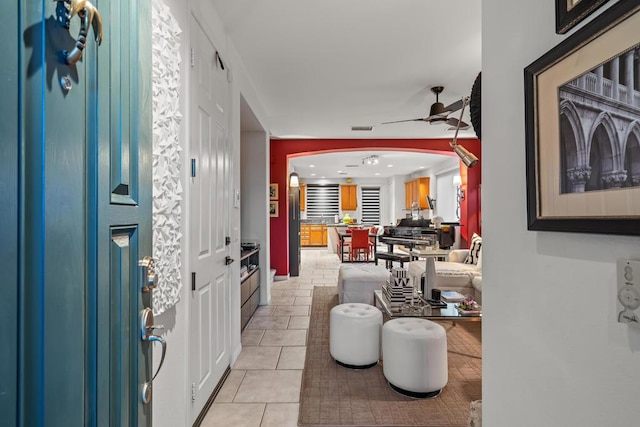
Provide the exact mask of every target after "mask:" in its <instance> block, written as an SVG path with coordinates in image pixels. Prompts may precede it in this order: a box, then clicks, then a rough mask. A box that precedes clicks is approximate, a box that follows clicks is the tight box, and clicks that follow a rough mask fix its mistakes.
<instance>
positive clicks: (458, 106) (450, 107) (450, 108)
mask: <svg viewBox="0 0 640 427" xmlns="http://www.w3.org/2000/svg"><path fill="white" fill-rule="evenodd" d="M462 104H464V102H463V101H462V99H459V100H457V101H456V102H454V103H453V104H449V105H447V106H446V107H444V109H445V110H446V111H448V112H449V114H451V113H453V112H454V111H458V110H459V109H461V108H462Z"/></svg>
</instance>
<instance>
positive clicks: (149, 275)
mask: <svg viewBox="0 0 640 427" xmlns="http://www.w3.org/2000/svg"><path fill="white" fill-rule="evenodd" d="M138 268H139V269H140V286H141V287H142V292H151V291H152V290H153V288H155V287H156V286H158V275H157V274H156V263H155V261H154V259H153V258H152V257H150V256H146V257H144V258H142V259H141V260H140V261H138Z"/></svg>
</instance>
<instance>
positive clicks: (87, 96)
mask: <svg viewBox="0 0 640 427" xmlns="http://www.w3.org/2000/svg"><path fill="white" fill-rule="evenodd" d="M76 3H79V2H77V1H72V2H71V4H76ZM93 3H94V5H95V6H96V8H97V10H98V12H97V13H99V16H100V17H101V21H102V27H103V32H104V38H103V40H102V44H101V46H97V43H96V42H95V40H94V32H95V31H97V29H98V28H97V27H98V26H97V25H94V26H93V27H92V26H91V25H90V26H89V28H88V30H89V31H88V35H87V37H86V38H87V42H86V48H85V49H84V52H83V55H82V59H81V60H80V61H79V62H77V63H76V64H74V65H68V64H67V63H66V60H65V51H72V50H73V48H74V46H77V44H76V39H77V38H78V36H79V34H80V33H81V29H80V26H81V25H80V23H81V19H82V16H83V13H81V14H80V15H76V16H74V17H72V18H71V19H70V20H68V19H67V17H66V16H65V14H66V13H67V10H68V8H69V5H65V3H64V2H62V1H60V2H55V1H51V0H42V1H33V0H20V1H18V2H17V3H16V2H2V5H1V6H0V13H1V14H2V18H1V19H2V21H3V23H4V21H7V25H6V26H5V25H3V26H2V27H0V34H2V35H3V41H4V42H5V43H7V44H12V46H10V47H9V49H4V50H5V52H7V51H8V57H7V56H5V58H4V61H3V62H4V68H5V70H4V71H2V72H1V74H0V77H2V80H3V81H2V83H1V84H2V86H1V89H2V90H3V91H5V92H4V93H3V95H2V98H0V103H1V104H0V105H1V106H2V107H1V111H2V112H3V113H4V114H5V115H4V119H5V120H6V122H5V123H4V124H3V125H2V127H0V130H2V132H3V133H2V137H3V141H2V144H3V148H2V149H0V154H1V155H2V156H6V157H4V158H3V159H2V166H6V168H4V167H3V170H2V175H3V176H2V180H3V182H4V180H5V178H6V179H7V181H6V182H7V183H8V184H7V190H6V191H7V195H8V197H6V199H5V200H6V203H5V204H4V205H3V206H2V207H1V208H0V214H2V216H3V219H4V220H6V221H7V222H5V225H4V226H3V228H2V232H1V234H0V237H2V238H3V239H4V238H6V239H7V240H6V242H7V243H8V245H7V247H8V248H9V249H4V248H3V257H2V258H3V259H2V261H1V262H2V265H0V267H2V268H3V269H4V268H5V267H6V271H8V272H9V282H8V284H7V286H6V288H3V289H2V291H0V292H2V293H1V294H0V297H1V298H3V299H4V298H5V297H6V301H7V302H4V301H3V305H2V307H0V308H2V309H6V312H4V311H5V310H2V311H3V313H2V318H1V319H0V320H2V321H3V322H4V321H6V325H8V326H9V328H8V329H7V330H4V331H3V332H2V334H1V335H0V347H2V352H1V353H0V357H2V360H1V361H2V363H0V366H2V367H1V368H0V369H1V371H0V375H2V380H1V381H0V413H2V416H1V417H2V421H0V424H3V425H17V426H47V427H48V426H64V427H71V426H103V425H104V426H146V425H151V403H143V402H142V399H141V391H142V385H143V384H144V383H145V382H146V381H149V379H150V375H151V351H150V350H151V349H150V343H149V342H143V341H142V339H141V332H140V320H139V318H140V313H141V311H142V309H143V308H144V306H146V305H149V303H150V293H143V292H142V290H141V289H142V286H141V283H140V277H139V267H138V262H139V260H140V259H142V258H143V257H145V256H147V255H151V111H150V106H151V71H150V64H151V29H150V20H151V12H150V2H149V1H146V0H140V1H136V0H134V1H128V0H109V1H105V0H99V1H95V2H93ZM89 6H91V5H89ZM96 15H97V14H96ZM96 15H94V23H97V17H96ZM67 20H68V21H69V22H68V23H69V28H66V27H65V24H67ZM90 24H91V22H90ZM13 43H15V46H17V48H15V47H14V45H13ZM14 69H15V72H14V73H13V74H12V70H14ZM5 78H9V79H10V80H9V81H5ZM5 144H6V147H5ZM5 175H6V176H5ZM3 191H4V188H3ZM3 196H4V194H3ZM5 251H6V252H7V257H6V258H5V257H4V255H5V254H4V252H5ZM3 280H4V279H3ZM3 284H4V283H3ZM3 326H4V325H3ZM5 361H7V362H9V363H10V365H9V366H8V367H6V366H5V363H4V362H5ZM5 375H6V376H5ZM5 378H7V379H8V380H7V381H6V382H5V381H4V379H5ZM5 415H7V418H5ZM7 419H8V420H9V422H10V423H9V424H4V423H5V422H6V420H7Z"/></svg>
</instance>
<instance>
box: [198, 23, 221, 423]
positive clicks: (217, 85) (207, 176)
mask: <svg viewBox="0 0 640 427" xmlns="http://www.w3.org/2000/svg"><path fill="white" fill-rule="evenodd" d="M190 28H191V30H192V32H191V49H192V50H191V55H192V58H191V66H190V69H191V72H190V78H189V82H190V83H189V86H190V88H189V91H190V98H189V99H190V113H189V116H190V119H189V123H190V147H189V150H190V153H189V157H190V158H191V161H192V177H191V182H190V191H189V194H190V195H189V209H190V226H189V241H190V245H189V250H190V267H191V272H192V277H191V279H192V282H193V283H192V291H191V304H190V313H191V314H190V322H191V330H190V346H189V352H190V355H189V361H190V364H189V369H190V379H191V384H192V408H191V418H192V420H195V419H196V418H197V416H198V414H199V413H200V411H201V409H202V408H203V407H204V405H205V403H206V402H207V400H208V398H209V396H210V395H211V393H212V392H213V389H214V388H215V386H216V384H217V383H218V381H219V380H220V378H221V377H222V375H223V374H224V371H225V370H226V368H227V367H228V366H229V360H230V351H229V323H230V309H229V274H228V271H229V267H227V265H226V262H225V261H226V258H227V257H228V256H229V246H228V244H227V240H226V237H227V236H229V235H230V234H229V209H230V204H229V194H230V191H229V185H230V181H229V180H230V178H229V158H230V148H229V137H228V127H229V125H228V123H229V114H228V111H229V108H228V106H229V83H228V81H227V71H226V70H225V69H224V67H223V65H222V63H221V61H219V60H218V58H217V56H216V50H215V48H214V47H213V44H212V43H211V42H210V41H209V39H208V38H207V36H206V34H205V33H204V31H203V30H202V28H201V27H200V25H199V24H198V23H197V21H196V20H195V19H194V18H193V17H191V26H190ZM193 175H195V176H193Z"/></svg>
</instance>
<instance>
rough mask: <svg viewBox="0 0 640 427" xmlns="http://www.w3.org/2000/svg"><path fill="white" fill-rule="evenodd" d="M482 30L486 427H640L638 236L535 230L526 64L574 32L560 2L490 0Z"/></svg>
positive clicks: (484, 6)
mask: <svg viewBox="0 0 640 427" xmlns="http://www.w3.org/2000/svg"><path fill="white" fill-rule="evenodd" d="M482 28H483V34H482V37H483V41H482V47H483V52H482V96H483V99H482V121H483V124H482V127H483V129H482V136H483V139H482V162H483V165H482V171H483V177H482V182H483V185H482V196H483V200H482V207H483V243H484V244H483V251H484V254H483V276H484V277H483V279H484V283H485V284H484V286H483V297H482V299H483V303H484V307H483V313H484V318H483V410H484V425H487V426H491V427H513V426H518V427H529V426H530V427H540V426H545V427H553V426H563V427H564V426H593V427H601V426H612V425H620V426H622V425H639V421H638V420H640V406H638V404H637V400H638V394H637V392H638V390H639V387H638V384H639V383H640V369H638V366H640V329H631V328H629V327H628V326H625V325H621V324H619V323H617V309H616V282H615V274H616V266H615V262H616V259H618V258H627V257H629V258H636V259H638V258H640V238H638V237H624V236H608V235H589V234H568V233H557V232H533V231H527V227H526V199H525V190H526V183H525V140H524V138H525V125H524V89H523V69H524V67H526V66H527V65H529V64H530V63H531V62H533V61H534V60H535V59H537V58H538V57H540V56H541V55H542V54H544V53H545V52H546V51H548V50H549V49H550V48H552V47H553V46H554V45H555V44H557V43H559V42H560V41H561V40H563V39H564V37H563V36H557V35H556V34H555V24H554V2H553V1H547V2H540V1H539V0H518V1H512V2H505V1H503V0H483V2H482Z"/></svg>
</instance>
